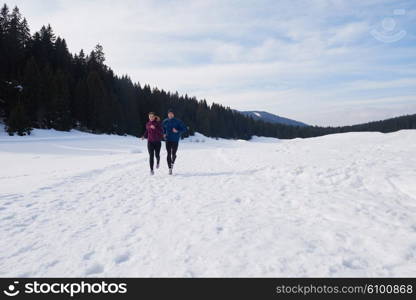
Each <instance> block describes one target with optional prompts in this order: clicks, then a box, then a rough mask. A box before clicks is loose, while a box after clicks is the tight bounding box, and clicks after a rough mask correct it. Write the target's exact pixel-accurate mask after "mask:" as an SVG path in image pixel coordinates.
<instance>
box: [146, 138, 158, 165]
mask: <svg viewBox="0 0 416 300" xmlns="http://www.w3.org/2000/svg"><path fill="white" fill-rule="evenodd" d="M160 148H162V142H147V150H148V151H149V156H150V159H149V163H150V170H153V166H154V164H155V156H156V160H157V163H158V164H159V162H160Z"/></svg>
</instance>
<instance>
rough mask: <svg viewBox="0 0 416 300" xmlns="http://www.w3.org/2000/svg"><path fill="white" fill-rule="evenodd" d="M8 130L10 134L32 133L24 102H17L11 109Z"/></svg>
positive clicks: (7, 123) (7, 122)
mask: <svg viewBox="0 0 416 300" xmlns="http://www.w3.org/2000/svg"><path fill="white" fill-rule="evenodd" d="M6 125H7V126H6V130H7V132H8V133H9V135H14V133H17V134H18V135H21V136H22V135H26V134H30V132H31V130H32V128H31V125H30V120H29V118H28V117H27V114H26V111H25V109H24V106H23V105H22V104H17V105H16V106H15V107H14V108H13V109H12V111H11V113H10V116H9V118H8V119H7V121H6Z"/></svg>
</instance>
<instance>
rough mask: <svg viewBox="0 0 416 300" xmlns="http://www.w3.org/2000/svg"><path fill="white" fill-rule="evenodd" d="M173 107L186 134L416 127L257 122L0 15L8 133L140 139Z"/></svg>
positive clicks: (0, 108) (291, 134) (1, 109)
mask: <svg viewBox="0 0 416 300" xmlns="http://www.w3.org/2000/svg"><path fill="white" fill-rule="evenodd" d="M169 108H172V109H174V110H175V112H176V114H177V115H178V116H179V117H180V118H181V119H182V120H183V121H184V122H185V124H186V125H187V126H189V132H188V134H191V135H192V134H193V133H194V132H200V133H202V134H204V135H206V136H210V137H221V138H233V139H249V138H251V136H253V135H258V136H269V137H277V138H296V137H313V136H320V135H325V134H331V133H338V132H349V131H381V132H391V131H396V130H400V129H416V115H411V116H403V117H399V118H394V119H389V120H384V121H378V122H371V123H367V124H360V125H354V126H344V127H318V126H308V127H298V126H289V125H283V124H272V123H267V122H263V121H261V120H253V119H252V118H250V117H246V116H244V115H242V114H241V113H239V112H237V111H235V110H233V109H231V108H229V107H225V106H223V105H220V104H216V103H213V104H210V105H209V104H208V103H207V101H206V100H205V99H203V100H198V99H196V98H195V97H190V96H188V95H179V94H178V92H175V93H172V92H169V91H164V90H163V89H158V88H155V87H154V88H151V87H150V86H149V85H144V86H141V85H140V83H138V82H132V80H131V79H130V77H129V76H127V75H123V76H118V75H116V74H115V73H114V72H113V70H112V69H111V68H110V67H109V66H107V65H106V64H105V55H104V50H103V47H102V46H101V45H99V44H98V45H97V46H96V47H95V48H94V49H93V50H92V51H91V52H90V53H85V52H84V51H83V50H81V51H80V52H79V53H76V54H72V53H70V52H69V50H68V47H67V44H66V41H65V39H64V38H62V37H60V36H56V34H55V33H54V31H53V29H52V27H51V26H50V25H47V26H43V27H42V28H41V29H40V30H39V31H37V32H35V33H34V34H33V35H32V34H31V33H30V30H29V25H28V22H27V20H26V19H25V18H24V17H23V16H22V15H21V13H20V11H19V8H18V7H15V8H14V9H12V10H10V8H9V7H8V6H7V5H6V4H4V5H3V7H2V8H1V12H0V119H1V120H2V121H3V122H4V123H5V124H6V128H7V131H8V132H9V134H11V135H12V134H15V133H17V134H19V135H24V134H30V131H31V130H32V129H33V128H48V129H51V128H53V129H56V130H63V131H68V130H71V129H79V130H82V131H88V132H92V133H108V134H119V135H125V134H129V135H134V136H140V135H142V133H143V132H144V125H145V123H146V120H147V113H148V112H149V111H155V112H159V113H161V114H164V113H165V112H166V111H167V110H168V109H169Z"/></svg>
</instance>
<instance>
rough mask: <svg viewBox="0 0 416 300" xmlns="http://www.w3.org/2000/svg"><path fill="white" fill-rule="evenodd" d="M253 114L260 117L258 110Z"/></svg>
mask: <svg viewBox="0 0 416 300" xmlns="http://www.w3.org/2000/svg"><path fill="white" fill-rule="evenodd" d="M253 114H255V115H256V116H257V117H259V118H261V114H260V113H258V112H253Z"/></svg>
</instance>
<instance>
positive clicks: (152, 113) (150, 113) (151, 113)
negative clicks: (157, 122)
mask: <svg viewBox="0 0 416 300" xmlns="http://www.w3.org/2000/svg"><path fill="white" fill-rule="evenodd" d="M148 114H149V115H154V116H156V114H155V113H154V112H153V111H151V112H149V113H148Z"/></svg>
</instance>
